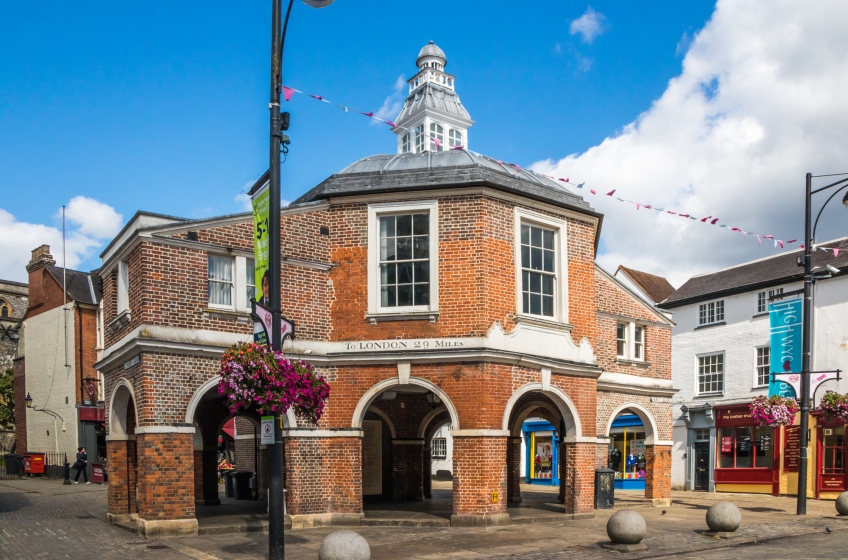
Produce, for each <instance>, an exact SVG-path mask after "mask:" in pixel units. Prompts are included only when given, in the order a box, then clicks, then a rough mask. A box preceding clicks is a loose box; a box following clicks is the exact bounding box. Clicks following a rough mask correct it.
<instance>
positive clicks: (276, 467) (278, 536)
mask: <svg viewBox="0 0 848 560" xmlns="http://www.w3.org/2000/svg"><path fill="white" fill-rule="evenodd" d="M303 2H304V3H305V4H306V5H307V6H310V7H313V8H324V7H326V6H329V5H330V4H331V3H332V2H333V0H303ZM293 3H294V0H289V5H288V8H287V9H286V20H285V23H284V24H283V25H282V33H281V30H280V23H281V21H280V20H281V17H280V16H281V15H282V0H273V2H272V10H271V18H272V20H271V102H270V103H269V104H268V108H269V109H270V110H271V153H270V165H269V167H268V183H269V186H268V191H269V192H268V196H269V199H270V200H269V204H270V208H269V216H268V229H269V230H270V237H269V239H268V245H269V247H268V251H269V252H270V255H268V268H269V269H270V270H271V275H270V276H271V278H270V279H269V280H270V282H269V288H270V290H271V294H270V296H271V298H270V299H271V301H270V302H269V303H270V304H271V317H272V320H271V348H272V349H273V350H275V351H278V350H281V349H282V343H281V340H280V336H281V333H280V314H281V311H280V142H281V141H282V140H283V130H282V129H283V126H282V123H281V121H280V92H281V91H282V87H283V47H284V46H285V42H286V29H288V26H289V15H290V14H291V9H292V4H293ZM287 120H288V119H287ZM286 128H287V127H286ZM274 426H275V428H274V445H271V446H270V449H269V450H268V467H269V469H270V471H271V479H270V484H269V497H268V558H269V560H284V559H285V543H284V542H283V522H284V514H283V511H284V509H283V505H284V504H283V500H284V498H283V472H282V471H283V434H282V427H283V418H282V415H281V414H275V415H274Z"/></svg>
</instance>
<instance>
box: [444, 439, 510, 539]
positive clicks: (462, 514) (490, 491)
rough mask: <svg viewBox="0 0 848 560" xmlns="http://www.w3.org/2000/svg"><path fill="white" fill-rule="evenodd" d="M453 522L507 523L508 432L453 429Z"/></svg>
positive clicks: (469, 523)
mask: <svg viewBox="0 0 848 560" xmlns="http://www.w3.org/2000/svg"><path fill="white" fill-rule="evenodd" d="M451 435H452V436H453V515H451V525H452V526H474V525H506V524H508V523H509V514H508V513H507V511H506V503H507V489H506V486H507V485H506V481H507V474H506V460H505V459H506V449H507V436H508V435H509V432H507V431H501V430H454V431H453V432H451Z"/></svg>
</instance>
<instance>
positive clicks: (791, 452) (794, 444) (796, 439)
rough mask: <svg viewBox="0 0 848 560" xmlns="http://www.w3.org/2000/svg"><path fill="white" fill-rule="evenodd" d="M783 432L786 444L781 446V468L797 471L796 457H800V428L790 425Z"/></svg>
mask: <svg viewBox="0 0 848 560" xmlns="http://www.w3.org/2000/svg"><path fill="white" fill-rule="evenodd" d="M784 433H785V434H786V444H785V445H784V446H783V470H784V471H787V472H798V459H799V458H800V457H801V428H800V427H799V426H790V427H788V428H786V429H785V431H784Z"/></svg>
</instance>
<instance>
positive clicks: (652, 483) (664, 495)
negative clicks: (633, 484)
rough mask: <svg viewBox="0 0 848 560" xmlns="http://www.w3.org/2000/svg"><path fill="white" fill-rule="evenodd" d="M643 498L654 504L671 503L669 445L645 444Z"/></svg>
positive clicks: (663, 504) (665, 504) (666, 504)
mask: <svg viewBox="0 0 848 560" xmlns="http://www.w3.org/2000/svg"><path fill="white" fill-rule="evenodd" d="M645 498H646V499H648V500H651V502H652V503H653V504H654V505H656V506H668V505H671V446H670V445H647V446H645Z"/></svg>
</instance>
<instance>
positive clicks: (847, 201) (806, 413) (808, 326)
mask: <svg viewBox="0 0 848 560" xmlns="http://www.w3.org/2000/svg"><path fill="white" fill-rule="evenodd" d="M838 185H842V186H841V187H839V188H838V189H836V190H835V191H834V192H833V193H832V194H831V195H830V197H828V199H827V200H826V201H825V203H824V204H823V205H822V207H821V209H820V210H819V213H818V215H816V220H815V222H813V220H812V216H813V211H812V202H813V195H814V194H816V193H820V192H822V191H825V190H827V189H831V188H833V187H836V186H838ZM846 187H848V178H845V179H840V180H839V181H836V182H834V183H831V184H829V185H826V186H824V187H821V188H819V189H815V190H813V175H812V174H811V173H807V198H806V204H805V208H806V214H805V218H804V311H803V314H804V319H803V335H802V337H801V339H802V346H801V348H802V352H803V354H802V357H801V395H800V396H801V427H800V431H801V433H800V434H799V435H800V442H799V443H800V447H801V449H800V457H799V458H798V507H797V512H796V513H797V514H798V515H806V514H807V459H808V453H807V446H808V445H809V437H808V433H807V432H808V430H809V425H810V368H811V363H810V362H811V360H810V349H811V347H812V342H813V330H812V317H813V306H812V298H813V282H815V280H816V279H817V278H819V277H817V276H814V275H813V260H812V255H813V244H814V243H815V239H816V227H818V225H819V218H821V215H822V212H823V211H824V209H825V207H826V206H827V203H828V202H830V201H831V200H832V199H833V197H834V196H836V195H837V194H838V193H839V192H840V191H841V190H842V189H844V188H846ZM842 203H843V204H844V205H845V207H846V208H848V192H846V193H845V196H844V197H843V198H842Z"/></svg>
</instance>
